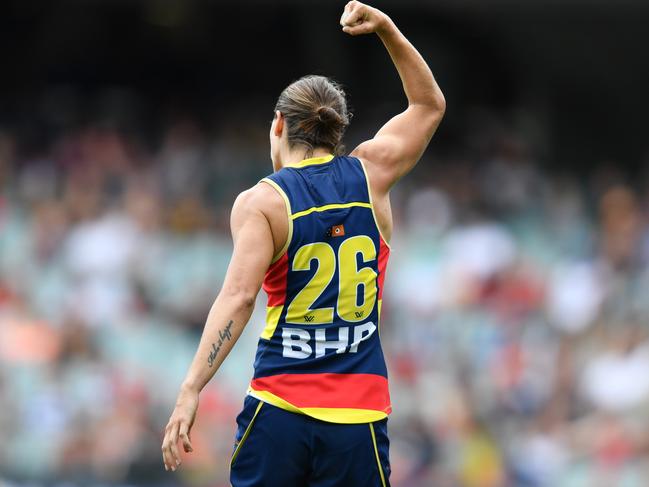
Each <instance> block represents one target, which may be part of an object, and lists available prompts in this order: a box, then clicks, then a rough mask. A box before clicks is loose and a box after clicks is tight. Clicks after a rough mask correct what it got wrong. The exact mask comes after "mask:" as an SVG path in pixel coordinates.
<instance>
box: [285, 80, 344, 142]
mask: <svg viewBox="0 0 649 487" xmlns="http://www.w3.org/2000/svg"><path fill="white" fill-rule="evenodd" d="M275 110H276V111H277V110H279V111H280V112H281V113H282V115H283V116H284V118H285V120H286V126H287V130H288V143H289V145H290V146H291V147H292V146H294V145H296V144H300V145H303V146H305V147H306V148H307V149H308V151H309V152H312V151H313V150H314V149H315V148H317V147H322V148H325V149H328V150H330V151H331V152H333V153H335V154H340V153H341V152H342V151H343V150H344V147H343V146H342V144H341V141H342V138H343V134H344V133H345V129H346V128H347V126H348V125H349V118H350V114H349V113H348V112H347V101H346V99H345V92H344V91H343V90H342V88H341V87H340V86H339V85H338V84H337V83H336V82H334V81H332V80H330V79H329V78H326V77H324V76H315V75H310V76H305V77H303V78H300V79H299V80H297V81H295V82H293V83H291V84H290V85H289V86H287V87H286V88H285V89H284V91H282V94H281V95H279V99H278V100H277V105H275Z"/></svg>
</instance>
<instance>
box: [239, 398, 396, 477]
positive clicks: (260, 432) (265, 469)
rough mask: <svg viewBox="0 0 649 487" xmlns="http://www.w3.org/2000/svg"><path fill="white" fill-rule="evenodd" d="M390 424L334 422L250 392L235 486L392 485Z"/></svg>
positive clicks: (241, 420) (242, 422)
mask: <svg viewBox="0 0 649 487" xmlns="http://www.w3.org/2000/svg"><path fill="white" fill-rule="evenodd" d="M387 422H388V420H387V418H386V419H383V420H381V421H376V422H374V423H363V424H336V423H328V422H325V421H320V420H317V419H314V418H311V417H309V416H306V415H303V414H296V413H291V412H288V411H284V410H283V409H280V408H278V407H275V406H272V405H270V404H267V403H264V402H261V401H260V400H259V399H255V398H254V397H252V396H246V399H245V401H244V404H243V410H242V411H241V413H240V414H239V415H238V416H237V426H238V427H237V433H236V437H235V446H234V452H233V454H232V461H231V462H230V482H231V483H232V487H389V486H390V481H389V477H390V462H389V459H388V449H389V441H388V431H387Z"/></svg>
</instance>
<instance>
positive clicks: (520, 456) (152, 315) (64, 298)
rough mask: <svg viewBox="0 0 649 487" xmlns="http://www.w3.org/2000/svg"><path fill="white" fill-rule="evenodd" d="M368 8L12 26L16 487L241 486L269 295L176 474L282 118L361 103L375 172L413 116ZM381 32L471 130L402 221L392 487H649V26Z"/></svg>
mask: <svg viewBox="0 0 649 487" xmlns="http://www.w3.org/2000/svg"><path fill="white" fill-rule="evenodd" d="M343 5H344V2H333V1H326V2H325V1H315V0H313V1H304V0H303V1H301V2H298V1H289V0H285V1H281V2H262V1H247V2H244V1H240V2H234V1H216V0H213V1H208V0H128V1H127V0H85V1H81V0H59V1H56V2H45V1H42V2H39V1H34V0H5V1H3V2H2V5H1V6H0V60H1V64H0V438H1V439H2V441H0V486H2V487H16V486H20V487H26V486H29V487H54V486H56V487H63V486H65V487H77V486H78V487H94V486H123V487H127V486H133V487H135V486H149V485H151V486H169V487H174V486H183V487H184V486H187V487H221V486H226V485H229V484H228V480H227V478H228V470H227V468H228V461H229V456H230V454H231V452H232V445H233V435H234V429H235V423H234V417H235V415H236V414H237V412H238V411H239V409H240V407H241V405H242V402H243V395H244V391H245V388H246V385H247V382H248V380H249V379H250V377H251V374H252V360H253V356H254V350H255V346H256V340H257V336H258V334H259V333H260V331H261V329H262V328H263V320H264V316H263V309H264V298H265V296H263V293H262V295H260V297H259V303H258V306H257V311H255V314H254V315H253V318H252V320H251V322H250V324H249V326H248V328H247V329H246V331H245V332H244V335H243V336H242V338H241V340H240V341H239V343H238V344H237V346H236V348H235V350H234V352H233V353H232V355H231V356H230V358H229V359H228V360H227V361H226V364H225V365H224V366H223V368H222V369H221V370H220V371H219V372H218V373H217V375H216V376H215V378H214V380H213V381H212V382H211V383H210V384H209V386H208V387H207V388H206V389H205V391H204V392H203V393H202V395H201V404H200V410H199V414H198V420H197V422H196V424H195V426H194V431H193V442H194V447H195V452H194V453H193V454H192V455H189V456H187V457H186V460H185V463H184V465H183V467H182V468H181V469H180V470H179V471H177V472H176V473H174V474H172V473H166V472H165V471H164V468H163V465H162V460H161V455H160V441H161V437H162V429H163V427H164V425H165V424H166V421H167V419H168V416H169V414H170V413H171V410H172V408H173V404H174V400H175V397H176V393H177V390H178V386H179V384H180V382H181V380H182V378H183V377H184V374H185V371H186V369H187V367H188V365H189V363H190V360H191V358H192V356H193V353H194V351H195V348H196V346H197V343H198V339H199V336H200V333H201V330H202V326H203V323H204V319H205V317H206V315H207V311H208V309H209V306H210V304H211V302H212V300H213V299H214V297H215V295H216V293H217V292H218V290H219V288H220V285H221V282H222V278H223V276H224V273H225V270H226V266H227V263H228V260H229V255H230V251H231V242H230V237H229V228H228V218H229V210H230V207H231V204H232V202H233V199H234V197H235V196H236V195H237V194H238V193H239V192H240V191H242V190H244V189H246V188H248V187H250V186H251V185H253V184H255V182H256V181H257V180H258V179H259V178H261V177H263V176H264V175H266V174H267V173H269V172H270V171H271V164H270V159H269V146H268V129H269V126H270V120H271V117H272V109H273V106H274V103H275V100H276V97H277V95H278V94H279V92H280V91H281V89H282V88H283V87H284V86H286V85H287V84H288V83H290V82H291V81H292V80H294V79H296V78H298V77H300V76H302V75H304V74H308V73H317V74H326V75H330V76H332V77H334V78H335V79H337V80H338V81H340V82H342V83H343V85H344V86H345V88H346V89H347V91H348V94H349V98H350V103H351V106H352V108H353V111H354V112H355V116H354V119H353V122H352V126H351V127H350V129H349V131H348V134H347V137H346V142H347V146H348V147H349V148H350V149H351V148H353V147H354V146H355V145H356V144H357V143H359V142H360V141H362V140H365V139H367V138H369V137H371V136H372V134H373V133H374V132H375V131H376V130H377V129H378V128H379V127H380V126H381V124H382V123H383V122H384V121H386V120H387V119H388V118H389V117H390V116H391V115H393V114H395V113H397V112H398V111H400V110H402V109H403V108H404V107H405V98H404V96H403V94H402V92H401V86H400V83H399V80H398V77H397V75H396V72H395V70H394V69H393V67H392V65H391V63H390V60H389V58H388V56H387V54H386V53H385V52H384V50H383V47H382V45H381V44H380V42H379V41H378V39H376V38H375V37H363V38H350V37H347V36H345V35H343V34H342V33H341V32H340V30H339V27H338V24H337V22H338V18H339V16H340V13H341V11H342V7H343ZM376 6H378V7H381V8H384V9H385V10H386V11H387V12H388V13H389V14H391V15H392V17H393V18H394V19H395V20H396V22H397V24H398V25H399V26H400V27H401V29H402V30H403V31H404V33H405V34H406V35H407V36H408V37H409V38H410V39H411V40H412V42H413V43H414V44H415V45H416V46H417V47H418V48H419V49H420V51H421V52H422V54H423V55H424V57H425V58H426V59H427V60H428V61H429V63H430V66H431V68H432V70H433V72H434V73H435V75H436V77H437V79H438V81H439V83H440V85H441V87H442V89H443V91H444V93H445V95H446V99H447V105H448V108H447V115H446V117H445V119H444V121H443V122H442V125H441V127H440V129H439V131H438V133H437V134H436V136H435V138H434V139H433V142H432V144H431V146H430V148H429V149H428V151H427V152H426V154H425V155H424V157H423V158H422V160H421V162H420V163H419V165H418V166H417V168H416V169H415V171H414V173H413V174H412V175H410V176H408V177H407V178H405V179H404V180H403V181H402V182H401V183H400V184H399V185H398V186H397V187H396V189H395V191H394V195H393V200H392V201H393V208H394V219H395V232H394V238H393V240H392V247H393V254H392V258H391V262H390V264H389V266H388V276H389V277H388V279H387V281H386V291H385V298H384V306H383V313H384V317H383V320H382V329H383V333H382V338H383V346H384V349H385V353H386V355H387V359H388V364H389V368H390V379H391V392H392V398H393V401H394V414H393V415H392V416H391V419H390V423H389V428H390V433H391V440H392V443H391V459H392V467H393V473H392V485H393V486H395V487H437V486H439V487H456V486H457V487H508V486H516V487H518V486H520V487H543V486H550V487H557V486H558V487H563V486H565V487H582V486H583V487H617V486H620V487H627V486H628V487H635V486H638V487H645V486H647V485H649V480H647V479H649V321H648V319H649V291H648V289H649V192H648V190H649V137H648V135H649V134H648V133H647V132H648V130H647V129H648V128H649V127H648V123H647V108H648V107H649V90H648V89H647V87H648V86H649V58H648V57H647V54H646V46H647V45H649V29H647V28H646V26H647V25H648V24H649V4H648V3H647V2H645V1H641V0H637V1H634V0H618V1H615V2H612V1H605V0H562V1H558V0H527V1H524V2H520V1H519V2H514V1H511V0H488V1H484V0H483V1H479V0H454V1H451V0H436V1H434V2H433V1H423V0H422V1H414V0H411V1H407V0H400V1H396V0H395V1H387V0H386V1H382V2H377V3H376Z"/></svg>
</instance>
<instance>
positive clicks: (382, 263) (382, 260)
mask: <svg viewBox="0 0 649 487" xmlns="http://www.w3.org/2000/svg"><path fill="white" fill-rule="evenodd" d="M388 257H390V247H388V246H387V244H386V243H385V240H383V237H382V236H379V276H378V281H379V296H378V299H383V282H384V281H385V269H386V267H387V265H388Z"/></svg>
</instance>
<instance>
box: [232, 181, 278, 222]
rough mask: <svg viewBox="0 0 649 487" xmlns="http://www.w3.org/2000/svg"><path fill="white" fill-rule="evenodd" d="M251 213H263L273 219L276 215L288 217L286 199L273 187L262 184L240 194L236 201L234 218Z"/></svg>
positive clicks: (233, 209)
mask: <svg viewBox="0 0 649 487" xmlns="http://www.w3.org/2000/svg"><path fill="white" fill-rule="evenodd" d="M249 213H261V214H263V215H266V216H267V217H271V216H273V214H275V213H278V214H281V215H286V205H285V203H284V199H283V198H282V197H281V195H280V194H279V193H278V192H277V191H276V190H275V189H274V188H273V187H271V186H270V185H268V184H265V183H261V182H260V183H257V184H256V185H255V186H253V187H252V188H249V189H247V190H245V191H242V192H241V193H239V196H237V199H236V200H235V201H234V205H233V207H232V214H233V216H234V215H235V214H237V215H245V214H249Z"/></svg>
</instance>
